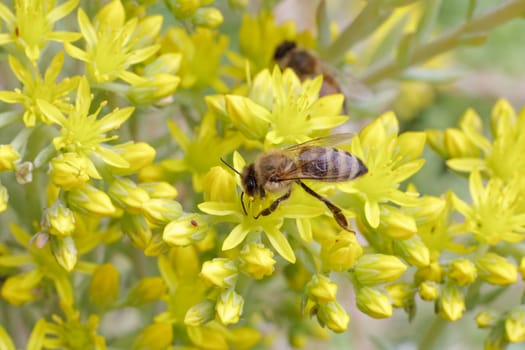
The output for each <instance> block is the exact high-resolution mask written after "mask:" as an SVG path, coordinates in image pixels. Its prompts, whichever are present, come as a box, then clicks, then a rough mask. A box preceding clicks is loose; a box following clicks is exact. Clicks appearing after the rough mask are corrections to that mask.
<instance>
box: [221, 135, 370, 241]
mask: <svg viewBox="0 0 525 350" xmlns="http://www.w3.org/2000/svg"><path fill="white" fill-rule="evenodd" d="M350 137H351V135H350V134H336V135H331V136H327V137H321V138H317V139H313V140H310V141H306V142H304V143H301V144H298V145H294V146H291V147H288V148H285V149H278V150H270V151H267V152H264V153H262V154H260V155H259V156H258V157H257V158H256V159H255V162H253V163H251V164H248V165H246V166H245V167H244V169H243V170H242V172H239V171H237V170H236V169H235V168H234V167H233V166H231V165H230V164H228V163H227V162H226V161H225V160H224V159H222V158H221V160H222V162H223V163H224V164H226V165H227V166H228V167H229V168H230V169H232V170H233V171H234V172H235V173H237V174H238V175H239V176H240V177H241V183H242V188H243V192H242V193H241V203H242V208H243V210H244V214H245V215H247V211H246V208H245V206H244V200H243V195H244V193H246V194H247V195H248V196H250V197H251V198H255V197H259V198H265V197H266V195H267V193H273V194H278V195H280V196H279V197H277V198H276V199H275V200H274V201H273V202H272V203H271V204H270V205H269V206H268V207H267V208H264V209H262V210H261V211H260V212H259V213H258V214H257V215H255V217H254V218H255V219H257V218H259V217H260V216H267V215H270V214H271V213H273V212H274V211H275V210H276V209H277V208H278V206H279V204H280V203H281V202H283V201H285V200H286V199H288V198H289V197H290V195H291V193H292V188H293V184H294V183H296V184H298V185H299V186H301V187H302V188H303V190H305V191H306V193H308V194H310V195H311V196H313V197H315V198H316V199H318V200H320V201H321V202H323V203H324V204H325V205H326V207H327V208H328V209H329V210H330V211H331V212H332V214H333V216H334V219H335V221H336V222H337V223H338V224H339V226H341V227H342V228H343V229H345V230H347V231H350V232H352V231H351V229H350V227H349V225H348V221H347V219H346V217H345V216H344V214H343V212H342V210H341V209H340V208H339V207H338V206H336V205H335V204H333V203H332V202H330V201H329V200H328V199H326V198H324V197H323V196H321V195H320V194H318V193H317V192H315V191H314V190H312V189H311V188H310V187H308V186H307V185H306V184H305V183H304V182H303V181H302V180H316V181H323V182H342V181H349V180H353V179H355V178H357V177H359V176H362V175H364V174H366V173H367V172H368V168H367V167H366V165H365V164H364V163H363V161H362V160H361V159H359V158H357V157H356V156H354V155H353V154H350V153H348V152H346V151H344V150H341V149H338V148H334V147H333V146H335V145H337V144H341V143H342V142H344V141H348V140H349V138H350Z"/></svg>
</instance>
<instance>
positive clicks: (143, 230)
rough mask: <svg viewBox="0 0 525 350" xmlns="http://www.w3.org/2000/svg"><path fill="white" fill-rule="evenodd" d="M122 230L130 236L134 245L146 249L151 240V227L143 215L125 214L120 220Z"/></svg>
mask: <svg viewBox="0 0 525 350" xmlns="http://www.w3.org/2000/svg"><path fill="white" fill-rule="evenodd" d="M120 225H121V228H122V232H123V233H124V234H125V235H126V236H128V237H129V239H130V240H131V242H132V243H133V245H134V246H135V247H137V248H140V249H146V247H147V246H148V245H149V243H150V241H151V229H150V227H149V225H148V223H147V222H146V219H145V218H144V217H143V216H141V215H125V216H123V217H122V219H121V221H120Z"/></svg>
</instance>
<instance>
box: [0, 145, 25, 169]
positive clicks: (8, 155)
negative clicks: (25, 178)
mask: <svg viewBox="0 0 525 350" xmlns="http://www.w3.org/2000/svg"><path fill="white" fill-rule="evenodd" d="M18 159H20V154H19V153H18V152H17V151H16V150H15V148H14V147H13V146H11V145H0V171H8V170H14V169H15V163H16V162H17V161H18Z"/></svg>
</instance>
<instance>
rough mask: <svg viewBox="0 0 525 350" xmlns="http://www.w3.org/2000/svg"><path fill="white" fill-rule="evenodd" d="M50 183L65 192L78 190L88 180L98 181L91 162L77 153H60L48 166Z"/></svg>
mask: <svg viewBox="0 0 525 350" xmlns="http://www.w3.org/2000/svg"><path fill="white" fill-rule="evenodd" d="M49 178H50V179H51V182H52V183H53V184H55V185H56V186H58V187H61V188H63V189H65V190H70V189H72V188H80V187H82V186H84V184H85V183H86V182H88V181H89V179H90V178H94V179H100V175H99V173H98V172H97V169H95V166H94V165H93V163H92V162H91V160H90V159H89V158H87V157H85V156H81V155H79V154H77V153H73V152H70V153H62V154H60V155H58V156H57V157H55V158H53V159H52V160H51V162H50V164H49Z"/></svg>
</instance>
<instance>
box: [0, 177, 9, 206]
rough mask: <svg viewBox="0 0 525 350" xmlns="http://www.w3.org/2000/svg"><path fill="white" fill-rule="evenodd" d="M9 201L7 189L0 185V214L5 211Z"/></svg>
mask: <svg viewBox="0 0 525 350" xmlns="http://www.w3.org/2000/svg"><path fill="white" fill-rule="evenodd" d="M8 201H9V193H7V188H5V186H4V185H2V184H0V213H1V212H4V211H5V210H6V209H7V203H8Z"/></svg>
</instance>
